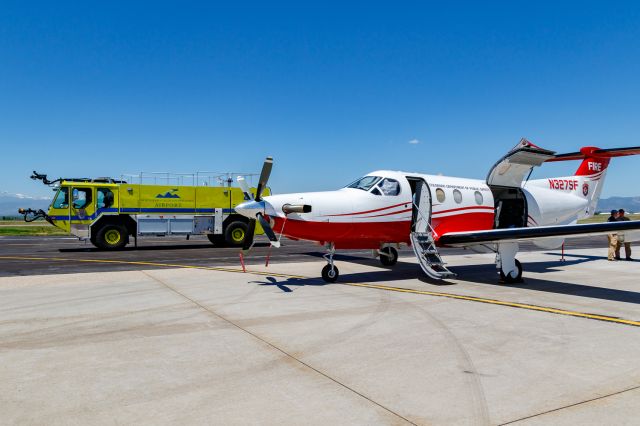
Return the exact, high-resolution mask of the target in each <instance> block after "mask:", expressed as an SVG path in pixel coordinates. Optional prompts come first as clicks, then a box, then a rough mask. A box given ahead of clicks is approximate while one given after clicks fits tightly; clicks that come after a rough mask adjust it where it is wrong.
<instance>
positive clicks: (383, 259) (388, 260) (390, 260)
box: [380, 247, 398, 266]
mask: <svg viewBox="0 0 640 426" xmlns="http://www.w3.org/2000/svg"><path fill="white" fill-rule="evenodd" d="M380 251H381V252H384V253H386V254H388V255H390V257H389V256H385V255H384V254H381V255H380V263H382V264H383V265H384V266H393V265H395V264H396V263H397V262H398V250H396V249H394V248H393V247H384V248H382V249H381V250H380Z"/></svg>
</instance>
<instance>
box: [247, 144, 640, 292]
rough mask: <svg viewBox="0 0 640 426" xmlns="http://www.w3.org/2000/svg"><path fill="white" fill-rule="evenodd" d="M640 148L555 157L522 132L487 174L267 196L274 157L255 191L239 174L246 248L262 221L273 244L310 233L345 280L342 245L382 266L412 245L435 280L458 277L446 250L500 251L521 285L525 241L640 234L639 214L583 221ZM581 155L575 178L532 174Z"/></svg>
mask: <svg viewBox="0 0 640 426" xmlns="http://www.w3.org/2000/svg"><path fill="white" fill-rule="evenodd" d="M636 154H640V147H631V148H617V149H599V148H595V147H584V148H582V149H581V150H580V151H579V152H574V153H569V154H560V155H556V153H555V152H553V151H548V150H546V149H542V148H540V147H538V146H536V145H534V144H533V143H531V142H529V141H527V140H526V139H522V140H521V141H520V143H519V144H518V145H516V146H515V147H514V148H513V149H512V150H511V151H509V153H507V155H505V156H504V157H503V158H501V159H500V160H499V161H498V162H497V163H496V164H495V165H494V166H493V167H492V168H491V170H490V171H489V174H488V176H487V178H486V180H477V179H465V178H457V177H447V176H439V175H427V174H421V173H408V172H401V171H390V170H379V171H375V172H372V173H369V174H367V175H366V176H364V177H362V178H360V179H357V180H356V181H354V182H353V183H351V184H349V185H347V186H346V187H344V188H341V189H339V190H336V191H326V192H304V193H294V194H281V195H271V196H267V197H264V198H262V197H261V192H262V188H264V187H265V186H266V184H267V180H268V178H269V175H270V173H271V168H272V163H273V160H272V159H271V157H268V158H267V160H266V161H265V163H264V166H263V169H262V173H261V176H260V181H259V184H258V187H257V191H256V196H255V198H254V197H253V195H252V194H251V193H250V191H249V188H248V185H247V184H246V182H245V181H244V179H243V178H242V177H241V176H239V177H238V182H239V184H240V186H241V187H242V188H243V191H244V192H245V198H247V200H248V201H247V202H245V203H242V204H240V205H238V206H236V208H235V210H236V211H237V212H238V213H240V214H242V215H243V216H245V217H247V218H248V219H249V230H248V232H247V236H246V239H245V243H244V247H243V248H244V250H248V249H249V248H251V246H252V244H253V230H254V228H255V223H256V220H257V221H259V222H260V224H261V225H262V227H263V228H264V230H265V232H266V234H267V236H268V237H269V239H270V241H271V243H272V244H273V245H275V246H279V245H280V240H279V238H278V237H277V236H276V233H279V234H280V238H281V237H282V236H285V237H287V238H289V239H293V240H310V241H316V242H319V243H320V244H322V245H324V246H325V247H326V249H327V254H326V255H325V258H326V260H327V265H326V266H325V267H324V268H323V269H322V277H323V279H324V280H325V281H327V282H335V281H336V280H337V279H338V275H339V272H338V268H337V267H336V265H335V264H334V262H333V255H334V253H335V250H336V249H374V250H376V251H377V254H378V255H379V256H380V261H381V262H382V264H383V265H386V266H391V265H393V264H395V263H396V261H397V259H398V252H397V250H396V247H399V245H400V244H408V245H411V246H412V247H413V250H414V252H415V255H416V257H417V258H418V260H419V263H420V266H421V267H422V269H423V271H424V272H425V273H426V274H427V275H428V276H430V277H431V278H434V279H443V278H450V277H453V276H455V274H453V273H452V272H451V271H449V270H448V269H447V268H446V267H445V265H444V262H443V261H442V258H441V257H440V255H439V253H438V248H439V247H467V248H470V249H472V250H475V251H478V252H494V253H495V254H496V260H495V263H496V266H497V268H498V270H499V272H500V277H501V280H502V281H503V282H507V283H512V282H520V281H521V277H522V265H521V264H520V262H519V261H518V260H517V259H516V254H517V253H518V249H519V247H518V244H519V243H520V242H522V241H533V243H534V244H536V245H537V246H538V247H540V248H544V249H552V248H559V247H560V246H561V245H562V244H563V242H564V239H565V238H566V237H591V236H595V235H604V234H608V233H612V232H625V235H626V236H627V241H631V240H636V239H640V221H626V222H608V223H595V224H583V225H578V224H576V222H577V221H578V220H579V219H583V218H587V217H590V216H592V215H593V214H594V212H595V208H596V204H597V202H598V199H599V197H600V194H601V192H602V186H603V183H604V178H605V175H606V172H607V166H608V165H609V161H610V159H611V158H613V157H620V156H627V155H636ZM567 160H582V162H581V164H580V167H578V170H577V171H576V173H575V175H573V176H568V177H559V178H551V179H539V180H529V176H530V175H531V172H532V171H533V168H534V167H536V166H540V165H541V164H543V163H545V162H551V161H567Z"/></svg>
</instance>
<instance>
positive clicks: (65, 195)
mask: <svg viewBox="0 0 640 426" xmlns="http://www.w3.org/2000/svg"><path fill="white" fill-rule="evenodd" d="M67 207H69V188H67V187H63V188H60V189H59V190H58V193H57V194H56V196H55V198H54V199H53V208H54V209H66V208H67Z"/></svg>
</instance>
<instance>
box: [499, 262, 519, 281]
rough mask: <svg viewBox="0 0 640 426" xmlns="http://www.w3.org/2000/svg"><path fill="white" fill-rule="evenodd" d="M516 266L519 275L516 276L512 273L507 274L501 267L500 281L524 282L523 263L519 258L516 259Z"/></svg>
mask: <svg viewBox="0 0 640 426" xmlns="http://www.w3.org/2000/svg"><path fill="white" fill-rule="evenodd" d="M516 268H517V269H518V275H516V277H515V278H514V277H512V276H511V275H510V274H505V273H504V272H502V269H500V281H503V282H505V283H507V284H514V283H520V282H522V264H521V263H520V261H519V260H518V259H516Z"/></svg>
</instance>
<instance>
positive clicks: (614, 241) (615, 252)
mask: <svg viewBox="0 0 640 426" xmlns="http://www.w3.org/2000/svg"><path fill="white" fill-rule="evenodd" d="M617 221H618V211H617V210H611V216H609V218H608V219H607V222H617ZM607 239H608V240H609V253H608V259H609V260H610V261H612V262H613V261H614V260H618V259H620V247H618V234H614V233H612V234H609V235H607Z"/></svg>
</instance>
